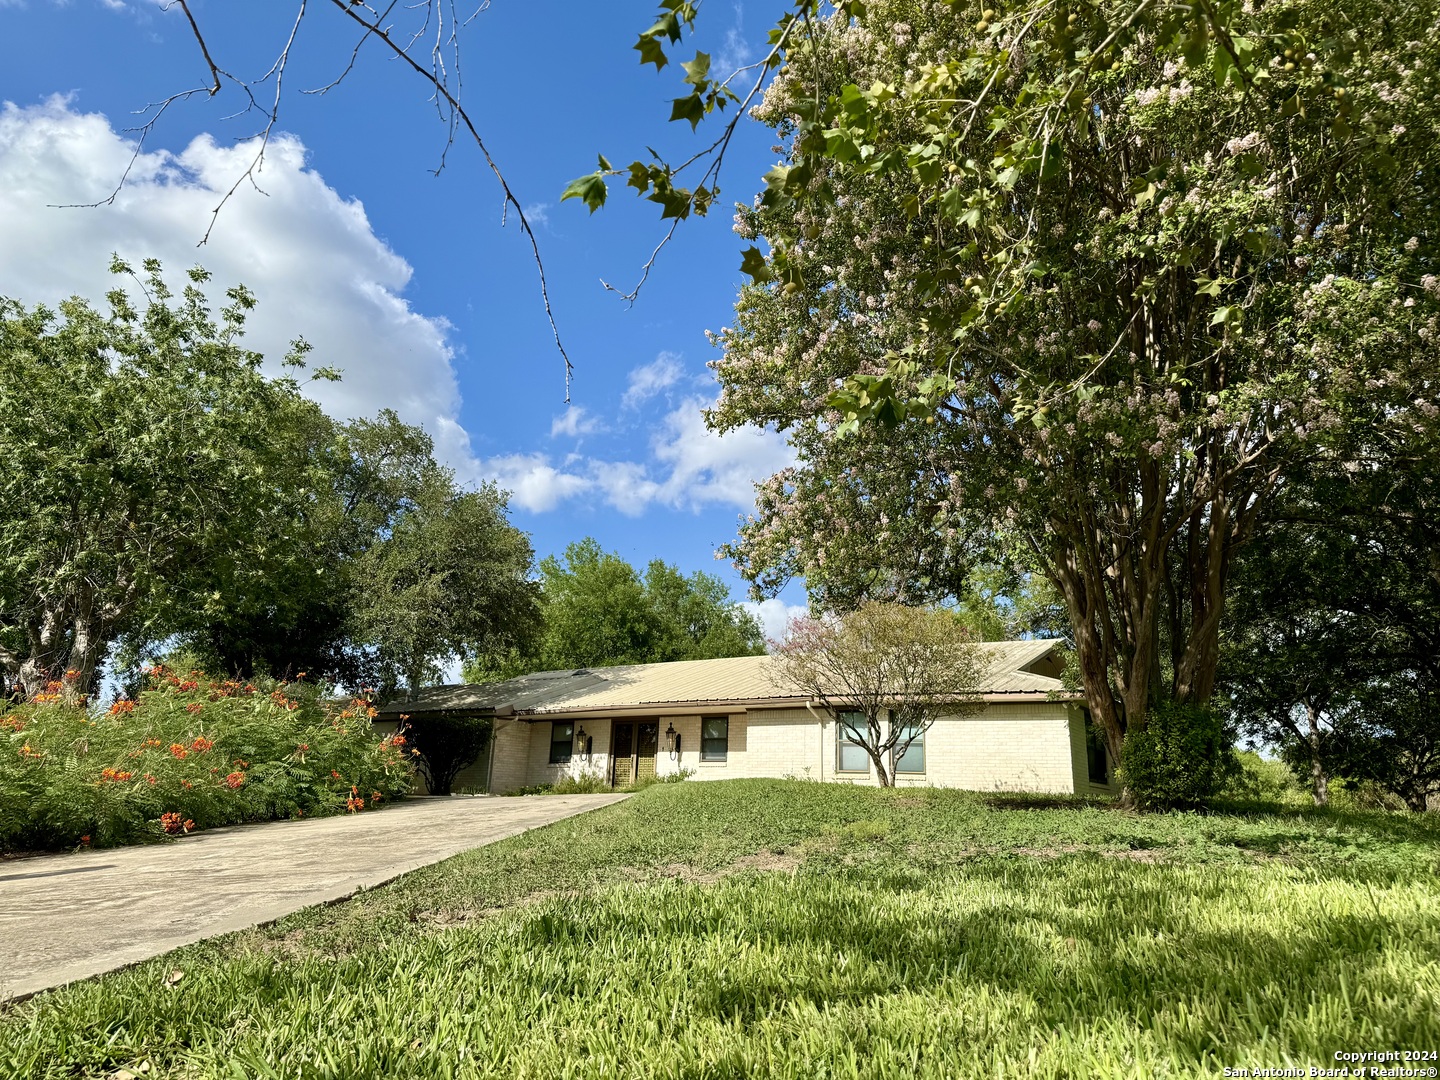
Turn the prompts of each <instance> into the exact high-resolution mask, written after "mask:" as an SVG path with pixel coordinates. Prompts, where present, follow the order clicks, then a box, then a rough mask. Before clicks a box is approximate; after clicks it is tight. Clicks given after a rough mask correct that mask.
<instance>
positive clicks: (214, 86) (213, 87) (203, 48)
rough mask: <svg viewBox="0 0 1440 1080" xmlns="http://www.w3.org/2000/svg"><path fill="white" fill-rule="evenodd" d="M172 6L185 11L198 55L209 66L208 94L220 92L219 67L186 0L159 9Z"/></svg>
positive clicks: (212, 95) (167, 9)
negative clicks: (198, 47)
mask: <svg viewBox="0 0 1440 1080" xmlns="http://www.w3.org/2000/svg"><path fill="white" fill-rule="evenodd" d="M172 6H178V7H179V8H180V10H181V11H183V12H185V18H186V19H188V20H189V21H190V31H191V33H193V34H194V35H195V40H196V42H197V43H198V44H199V45H200V55H201V56H203V57H205V63H206V65H207V66H208V67H209V68H210V79H211V82H210V96H211V97H214V96H215V95H216V94H218V93H219V92H220V69H219V68H218V67H216V66H215V61H214V59H213V58H211V56H210V46H208V45H206V44H205V35H203V34H202V33H200V27H199V25H197V24H196V22H195V16H194V15H192V14H191V13H190V5H189V3H187V2H186V0H172V3H171V4H166V5H165V6H164V7H163V8H162V9H161V10H163V11H169V10H170V8H171V7H172Z"/></svg>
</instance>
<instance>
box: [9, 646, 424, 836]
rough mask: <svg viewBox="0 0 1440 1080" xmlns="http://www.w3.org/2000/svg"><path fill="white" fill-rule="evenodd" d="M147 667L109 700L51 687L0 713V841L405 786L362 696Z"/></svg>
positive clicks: (114, 832)
mask: <svg viewBox="0 0 1440 1080" xmlns="http://www.w3.org/2000/svg"><path fill="white" fill-rule="evenodd" d="M147 676H148V688H147V689H146V690H145V691H144V692H142V693H141V694H139V695H138V696H137V697H136V698H135V699H134V700H121V701H117V702H115V703H114V704H112V705H110V706H109V707H108V708H101V707H96V708H86V707H85V705H84V703H83V702H81V701H78V700H76V699H75V698H74V696H73V695H70V696H68V697H67V695H66V694H64V693H63V691H62V692H59V693H55V692H53V691H51V690H50V688H48V687H47V688H45V690H44V691H43V692H42V693H40V694H38V695H36V697H35V698H33V699H32V700H31V701H28V702H25V703H24V704H21V705H16V706H14V707H12V708H10V709H9V710H7V711H3V712H0V851H16V850H46V849H52V850H53V849H59V848H70V847H76V846H79V845H81V843H82V837H84V838H88V839H86V840H85V841H84V842H85V844H87V845H93V846H95V847H107V846H112V845H115V844H124V843H132V842H136V841H139V840H143V839H147V838H157V837H162V836H181V835H184V834H186V833H189V832H193V831H194V830H196V829H205V828H213V827H215V826H218V825H230V824H237V823H239V822H244V821H264V820H269V819H275V818H289V817H301V816H308V817H319V816H322V815H326V814H335V813H346V812H349V813H358V812H359V811H361V810H365V809H369V808H372V807H374V806H376V805H378V804H379V803H380V802H381V800H382V799H395V798H400V797H403V796H404V795H405V794H406V793H408V792H409V790H410V786H411V781H412V778H413V775H414V769H413V765H412V764H411V758H410V757H409V755H408V754H406V753H405V750H404V749H403V747H404V737H403V736H391V737H388V738H384V739H381V738H378V737H376V735H375V734H374V732H373V731H372V729H371V726H370V718H371V716H373V714H374V710H373V708H372V707H371V705H370V703H369V702H368V701H365V700H363V699H359V700H351V701H346V702H343V703H332V702H327V701H325V700H323V699H322V698H321V693H320V690H319V688H318V687H316V686H315V685H313V684H297V683H269V682H262V681H261V680H256V682H254V683H241V682H236V681H233V680H211V679H209V678H207V677H206V676H205V675H204V674H203V673H202V672H198V671H193V672H183V673H180V672H173V671H170V670H168V669H166V668H163V667H158V668H152V669H150V670H149V671H148V672H147ZM362 791H369V792H372V793H373V794H372V795H371V797H370V798H369V799H366V798H365V797H364V796H363V795H361V794H360V792H362Z"/></svg>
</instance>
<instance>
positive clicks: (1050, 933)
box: [521, 857, 1440, 1060]
mask: <svg viewBox="0 0 1440 1080" xmlns="http://www.w3.org/2000/svg"><path fill="white" fill-rule="evenodd" d="M1053 878H1054V875H1053V874H1052V873H1049V872H1047V868H1044V867H1038V866H1032V867H1023V866H1019V865H1018V864H1015V863H1007V864H1005V865H1004V866H1003V867H1002V866H1000V865H999V864H998V862H997V861H992V862H989V863H988V864H987V863H977V864H973V865H971V866H968V867H966V868H963V869H960V870H957V871H956V872H954V873H953V874H951V875H947V879H946V880H940V881H932V882H930V884H931V885H932V886H934V887H936V888H938V889H939V890H940V891H941V892H942V894H943V892H944V890H945V889H946V888H949V887H952V886H958V887H960V888H961V889H962V890H963V889H964V887H965V886H967V885H978V886H979V887H980V889H981V891H982V895H984V896H985V898H986V899H985V900H984V902H983V906H982V907H981V909H980V910H973V909H972V910H960V909H957V910H955V911H953V912H945V911H943V910H937V909H936V905H935V904H934V903H933V902H925V901H922V900H921V899H919V893H918V889H919V888H920V887H921V886H922V885H923V884H924V883H923V882H922V881H920V880H917V877H916V875H912V874H909V873H906V872H904V871H900V872H898V873H881V874H869V875H859V876H858V879H857V876H856V875H850V876H849V879H848V880H846V879H845V878H841V879H840V880H826V879H825V878H824V877H822V876H819V875H805V874H801V875H800V876H798V877H795V878H788V877H787V878H785V879H779V878H774V877H771V878H763V877H761V876H759V875H751V876H749V877H746V878H739V879H731V880H729V881H727V882H724V883H721V884H720V885H719V886H716V887H714V888H712V889H711V890H710V891H708V892H706V891H701V890H697V889H695V888H694V887H683V888H656V889H655V890H653V891H652V892H650V893H649V894H648V895H647V896H646V899H647V901H649V902H647V903H644V904H636V903H635V900H636V897H635V896H634V895H633V893H632V894H629V895H613V894H612V895H610V896H606V897H603V898H600V899H599V902H598V903H596V904H593V905H592V906H590V907H589V908H588V909H587V910H586V911H585V912H583V913H578V912H572V911H570V910H566V909H562V908H557V907H552V908H548V909H547V910H544V911H543V912H537V913H536V914H535V915H533V916H532V917H530V918H529V919H527V920H526V921H525V924H524V927H523V930H522V932H521V933H522V940H523V941H524V946H525V948H526V949H528V950H536V951H537V952H541V953H543V952H544V951H545V950H547V949H550V948H553V947H556V946H559V947H560V948H561V950H562V952H572V953H573V952H575V951H578V952H582V953H588V952H590V951H592V950H594V951H596V952H599V953H601V954H614V953H615V950H616V948H617V944H618V943H624V942H632V943H640V942H647V943H649V944H648V945H638V944H637V946H636V951H635V955H634V957H633V960H634V971H633V974H634V975H635V976H640V978H637V979H636V982H635V983H634V987H633V989H634V992H635V993H636V994H638V995H640V996H642V997H643V996H644V995H645V993H646V992H647V987H646V984H645V979H644V975H645V972H646V971H647V970H648V964H647V962H646V961H647V957H646V955H645V954H646V952H647V950H653V949H654V947H655V943H661V950H662V951H663V953H664V954H665V955H666V956H668V957H669V958H670V960H671V962H672V963H674V964H677V965H679V964H682V963H683V966H684V968H685V970H686V972H687V984H688V985H687V989H686V990H685V991H684V995H685V997H686V998H687V1000H688V1003H689V1006H690V1008H692V1009H693V1010H695V1011H696V1012H698V1013H700V1014H704V1015H707V1016H710V1017H712V1018H715V1019H717V1020H721V1021H725V1022H733V1023H739V1024H742V1025H750V1024H754V1023H757V1022H760V1021H762V1020H764V1019H766V1018H768V1017H774V1016H777V1015H782V1014H788V1013H789V1012H791V1011H793V1009H794V1008H795V1007H796V1006H797V1005H800V1006H808V1007H812V1008H814V1009H816V1010H819V1011H822V1012H823V1011H825V1010H827V1009H831V1008H833V1007H835V1006H836V1005H843V1004H849V1005H854V1006H867V1005H877V1004H878V1003H879V1002H880V1001H881V1000H882V999H883V998H885V997H886V996H888V995H917V994H918V995H932V994H933V995H935V996H937V997H943V996H944V995H943V993H942V992H941V991H942V987H943V985H944V984H946V983H947V982H952V981H958V982H959V983H960V984H961V985H962V987H963V989H964V990H966V991H968V990H972V989H973V988H975V987H977V986H979V985H984V986H987V987H989V988H990V989H991V990H993V991H994V994H995V995H996V996H998V998H1000V999H1011V1000H1015V1001H1020V1002H1024V1010H1025V1024H1026V1025H1027V1026H1029V1027H1031V1028H1032V1029H1033V1030H1035V1031H1040V1032H1044V1031H1049V1030H1052V1029H1056V1028H1060V1027H1068V1028H1070V1029H1072V1030H1074V1029H1077V1028H1081V1029H1083V1028H1086V1027H1088V1026H1093V1025H1097V1024H1105V1023H1113V1024H1116V1025H1119V1026H1125V1025H1139V1027H1140V1028H1142V1029H1147V1030H1149V1031H1150V1032H1151V1033H1153V1034H1155V1035H1156V1036H1157V1038H1161V1039H1162V1040H1168V1041H1169V1049H1170V1050H1171V1051H1173V1052H1175V1053H1177V1054H1179V1055H1181V1056H1182V1057H1184V1058H1188V1059H1190V1060H1199V1059H1200V1058H1202V1057H1203V1056H1205V1055H1207V1054H1211V1055H1218V1054H1223V1052H1225V1051H1226V1050H1227V1049H1228V1048H1230V1047H1232V1046H1234V1045H1235V1044H1237V1043H1242V1042H1245V1041H1246V1040H1249V1039H1259V1040H1261V1041H1262V1042H1263V1040H1264V1039H1265V1038H1267V1037H1268V1038H1271V1039H1275V1038H1277V1037H1278V1038H1280V1039H1281V1040H1282V1045H1283V1040H1284V1039H1285V1038H1286V1037H1287V1036H1286V1032H1287V1031H1290V1032H1291V1033H1292V1035H1293V1033H1294V1032H1295V1031H1300V1030H1303V1031H1304V1032H1305V1034H1306V1036H1307V1039H1308V1040H1309V1042H1308V1044H1307V1045H1305V1046H1289V1047H1285V1049H1286V1050H1287V1052H1292V1053H1297V1054H1302V1055H1303V1054H1306V1053H1312V1054H1315V1055H1317V1056H1318V1055H1320V1054H1321V1053H1323V1051H1324V1047H1325V1046H1326V1045H1328V1043H1325V1041H1324V1040H1326V1039H1333V1038H1335V1037H1338V1036H1341V1035H1344V1034H1345V1033H1346V1032H1347V1031H1351V1030H1359V1028H1358V1027H1357V1028H1353V1029H1352V1028H1350V1027H1348V1026H1347V1025H1349V1024H1351V1023H1352V1022H1353V1023H1356V1024H1358V1023H1359V1020H1357V1019H1355V1017H1354V1014H1353V1009H1354V1006H1353V1004H1352V995H1353V994H1354V993H1355V992H1356V988H1357V986H1360V985H1362V984H1366V983H1367V980H1368V981H1369V982H1370V984H1371V987H1370V989H1371V991H1372V992H1371V996H1370V997H1369V999H1368V1004H1367V1006H1366V1010H1367V1011H1366V1017H1365V1023H1366V1024H1368V1025H1370V1030H1378V1031H1383V1032H1385V1037H1386V1038H1387V1039H1389V1038H1393V1039H1395V1040H1396V1043H1397V1045H1398V1044H1399V1043H1401V1042H1404V1041H1405V1039H1406V1038H1410V1037H1414V1038H1417V1039H1420V1041H1424V1038H1429V1037H1431V1036H1433V1035H1434V1034H1435V1031H1436V1028H1437V1025H1436V1024H1435V1022H1434V1020H1433V1017H1434V1016H1435V1015H1440V1014H1437V1013H1435V1011H1434V1007H1437V1006H1440V1002H1433V1001H1432V1002H1431V1004H1430V1005H1429V1006H1427V1005H1425V1003H1424V1001H1421V1000H1418V999H1417V994H1422V995H1423V991H1420V990H1419V989H1418V988H1417V987H1416V985H1415V983H1414V982H1413V981H1412V980H1411V979H1410V978H1409V977H1408V976H1406V975H1404V973H1403V972H1404V968H1405V964H1406V962H1407V960H1408V961H1409V962H1419V963H1425V962H1426V961H1425V957H1426V956H1428V955H1430V950H1431V949H1433V947H1434V945H1435V944H1436V942H1437V941H1440V919H1437V916H1436V914H1435V911H1434V908H1433V906H1432V907H1431V908H1430V910H1428V911H1422V910H1421V908H1420V907H1419V906H1418V905H1417V906H1416V907H1415V908H1413V909H1412V910H1410V911H1409V912H1406V913H1404V914H1392V915H1389V916H1386V915H1382V914H1381V913H1380V912H1379V910H1378V908H1377V909H1376V910H1375V911H1374V912H1373V913H1367V912H1364V911H1359V910H1350V911H1346V912H1343V913H1327V912H1326V911H1325V905H1324V904H1323V903H1319V902H1318V900H1317V901H1316V904H1317V906H1316V907H1315V909H1314V910H1313V911H1308V910H1304V909H1303V906H1302V908H1301V909H1298V910H1290V911H1285V912H1275V918H1273V919H1267V920H1265V921H1266V922H1268V923H1269V925H1263V924H1262V922H1261V920H1262V919H1264V916H1265V910H1266V909H1265V903H1264V902H1263V901H1255V902H1253V903H1245V902H1243V901H1242V902H1239V903H1238V904H1236V905H1234V906H1233V907H1227V901H1231V900H1233V899H1234V894H1235V891H1236V889H1237V888H1239V887H1240V886H1239V885H1238V884H1237V883H1230V882H1226V881H1225V880H1223V879H1216V880H1214V881H1212V882H1210V883H1208V884H1207V886H1206V887H1204V888H1202V889H1199V890H1197V889H1195V887H1194V886H1195V882H1194V879H1193V877H1192V876H1187V875H1186V874H1185V873H1184V871H1183V870H1176V869H1167V868H1154V867H1144V868H1137V869H1135V870H1134V871H1132V872H1127V873H1126V874H1123V875H1122V874H1117V873H1116V872H1115V870H1114V868H1113V866H1107V865H1105V864H1103V863H1102V862H1101V861H1100V860H1099V859H1098V858H1095V857H1090V858H1088V859H1087V858H1084V857H1081V858H1079V859H1077V860H1075V862H1074V864H1073V865H1071V866H1070V867H1069V868H1068V869H1067V872H1066V873H1065V874H1064V875H1063V877H1062V880H1059V881H1055V880H1053ZM1002 879H1003V884H1000V885H999V887H998V889H997V882H1001V881H1002ZM991 889H996V891H995V892H993V893H992V892H988V891H987V890H991ZM1047 892H1048V894H1049V895H1048V897H1047V898H1045V899H1032V898H1035V897H1046V894H1047ZM1102 896H1103V900H1102V899H1100V897H1102ZM1257 905H1258V906H1257ZM922 908H923V909H924V910H923V911H922ZM1227 911H1228V912H1229V914H1230V916H1231V917H1230V919H1229V920H1228V921H1229V925H1223V926H1217V925H1216V923H1217V918H1216V916H1217V913H1221V914H1224V913H1226V912H1227ZM1221 921H1224V920H1223V919H1222V920H1221ZM757 951H758V952H759V953H762V954H768V955H769V956H770V957H771V960H770V962H768V963H752V964H748V965H747V964H746V963H744V962H743V961H742V960H741V959H740V957H741V956H743V955H744V954H745V953H746V952H751V953H753V952H757ZM1406 953H1408V954H1409V955H1408V957H1407V956H1406V955H1404V954H1406ZM652 958H653V957H652ZM796 958H798V963H797V961H796ZM616 977H617V978H620V979H622V980H624V979H626V978H627V977H628V976H627V975H626V974H625V972H624V970H623V969H621V970H619V971H617V976H616ZM1386 984H1388V986H1389V993H1388V996H1387V994H1386V992H1385V990H1384V985H1386ZM1376 987H1380V992H1379V993H1378V994H1377V993H1374V991H1375V989H1376ZM1417 1005H1418V1009H1417V1008H1416V1006H1417ZM1167 1014H1168V1015H1167ZM1427 1015H1429V1016H1431V1017H1432V1020H1431V1021H1430V1022H1429V1023H1428V1024H1427V1023H1426V1022H1425V1021H1424V1017H1425V1016H1427ZM1307 1025H1308V1026H1307ZM1267 1033H1268V1034H1267ZM857 1034H858V1033H857ZM1336 1045H1338V1044H1336Z"/></svg>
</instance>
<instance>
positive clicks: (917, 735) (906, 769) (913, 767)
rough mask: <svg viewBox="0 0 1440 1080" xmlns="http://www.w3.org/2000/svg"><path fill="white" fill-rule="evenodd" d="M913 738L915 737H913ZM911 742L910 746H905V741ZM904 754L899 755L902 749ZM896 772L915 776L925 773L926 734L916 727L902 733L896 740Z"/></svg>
mask: <svg viewBox="0 0 1440 1080" xmlns="http://www.w3.org/2000/svg"><path fill="white" fill-rule="evenodd" d="M912 736H913V737H912ZM906 739H909V740H910V745H909V746H906V745H905V740H906ZM902 747H903V748H904V753H899V752H898V751H899V750H901V748H902ZM895 749H896V751H897V753H896V755H895V772H896V773H908V774H911V775H914V774H916V773H923V772H924V771H925V732H924V731H921V730H919V729H917V728H915V727H913V726H912V727H908V728H906V729H905V730H903V731H901V732H900V736H899V738H897V739H896V740H895Z"/></svg>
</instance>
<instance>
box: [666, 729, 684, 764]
mask: <svg viewBox="0 0 1440 1080" xmlns="http://www.w3.org/2000/svg"><path fill="white" fill-rule="evenodd" d="M665 744H666V748H667V749H668V750H669V751H670V756H671V757H672V758H673V757H674V756H675V755H676V754H678V753H679V752H680V736H679V735H676V734H675V725H674V724H670V725H668V726H667V727H666V728H665Z"/></svg>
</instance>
